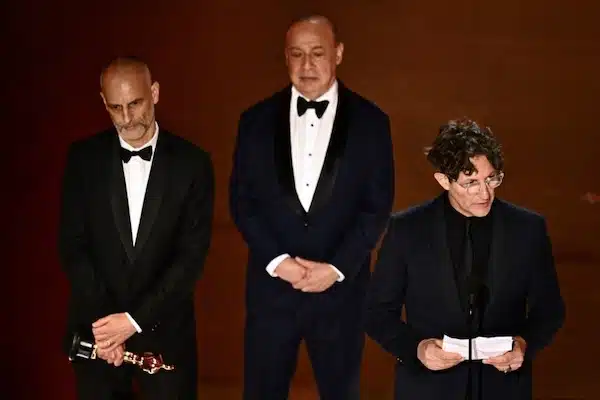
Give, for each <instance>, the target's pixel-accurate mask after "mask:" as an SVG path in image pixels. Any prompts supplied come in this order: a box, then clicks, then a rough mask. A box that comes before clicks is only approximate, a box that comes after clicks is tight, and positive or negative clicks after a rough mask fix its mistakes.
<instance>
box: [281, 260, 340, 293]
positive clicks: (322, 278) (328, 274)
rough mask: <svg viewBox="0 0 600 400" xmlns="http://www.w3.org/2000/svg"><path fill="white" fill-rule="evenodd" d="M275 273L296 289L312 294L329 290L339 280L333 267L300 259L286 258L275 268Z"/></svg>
mask: <svg viewBox="0 0 600 400" xmlns="http://www.w3.org/2000/svg"><path fill="white" fill-rule="evenodd" d="M275 273H276V274H277V276H278V277H279V278H281V279H283V280H285V281H287V282H289V283H290V284H291V285H292V286H293V287H294V289H297V290H301V291H303V292H310V293H318V292H323V291H325V290H327V289H329V288H330V287H331V285H333V284H334V283H335V282H336V281H337V280H338V278H339V276H338V274H337V272H335V270H334V269H333V268H331V265H329V264H326V263H321V262H316V261H310V260H305V259H303V258H300V257H295V258H291V257H288V258H286V259H285V260H283V261H282V262H281V263H280V264H279V265H278V266H277V268H275Z"/></svg>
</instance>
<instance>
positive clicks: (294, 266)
mask: <svg viewBox="0 0 600 400" xmlns="http://www.w3.org/2000/svg"><path fill="white" fill-rule="evenodd" d="M274 272H275V274H277V276H278V277H279V278H281V279H283V280H284V281H287V282H289V283H291V284H292V285H293V284H294V283H296V282H299V281H301V280H302V279H304V277H305V276H306V272H307V271H306V268H304V267H303V266H301V265H300V264H298V262H296V260H294V259H293V258H291V257H288V258H286V259H285V260H283V261H282V262H281V263H280V264H279V265H278V266H277V268H275V271H274Z"/></svg>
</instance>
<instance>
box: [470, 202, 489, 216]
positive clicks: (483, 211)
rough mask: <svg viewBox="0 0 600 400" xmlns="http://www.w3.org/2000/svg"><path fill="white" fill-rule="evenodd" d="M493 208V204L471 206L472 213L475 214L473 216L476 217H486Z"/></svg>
mask: <svg viewBox="0 0 600 400" xmlns="http://www.w3.org/2000/svg"><path fill="white" fill-rule="evenodd" d="M491 209H492V207H491V206H489V205H488V206H483V207H477V206H475V207H471V210H470V211H471V214H473V216H475V217H485V216H486V215H488V214H489V213H490V210H491Z"/></svg>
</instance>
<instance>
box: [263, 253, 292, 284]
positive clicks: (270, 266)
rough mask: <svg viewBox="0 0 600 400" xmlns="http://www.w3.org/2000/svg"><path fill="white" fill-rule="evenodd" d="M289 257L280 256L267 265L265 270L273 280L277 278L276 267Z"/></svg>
mask: <svg viewBox="0 0 600 400" xmlns="http://www.w3.org/2000/svg"><path fill="white" fill-rule="evenodd" d="M289 256H290V255H289V254H282V255H280V256H277V257H275V258H274V259H273V260H271V262H270V263H269V264H268V265H267V268H266V269H267V272H268V273H269V275H271V276H272V277H273V278H277V274H276V273H275V269H276V268H277V267H279V264H281V262H282V261H283V260H285V259H286V258H288V257H289Z"/></svg>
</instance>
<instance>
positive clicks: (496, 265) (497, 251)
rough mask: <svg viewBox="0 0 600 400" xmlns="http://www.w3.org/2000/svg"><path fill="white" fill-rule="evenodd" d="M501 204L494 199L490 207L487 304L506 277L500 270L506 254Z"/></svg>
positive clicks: (491, 300)
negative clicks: (490, 238)
mask: <svg viewBox="0 0 600 400" xmlns="http://www.w3.org/2000/svg"><path fill="white" fill-rule="evenodd" d="M502 206H503V204H502V202H501V200H499V199H495V200H494V204H493V205H492V223H493V227H492V243H491V245H490V258H489V263H488V268H489V270H488V274H487V285H488V290H489V296H490V298H489V303H488V307H489V305H490V304H492V302H493V301H494V299H495V296H494V295H495V293H497V292H498V291H497V290H495V289H497V288H498V287H500V286H501V285H502V284H503V281H504V279H506V278H507V277H508V276H507V274H505V273H504V271H505V270H506V268H502V265H503V263H504V257H505V256H506V254H507V249H506V242H505V230H506V226H505V222H504V217H503V207H502Z"/></svg>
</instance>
